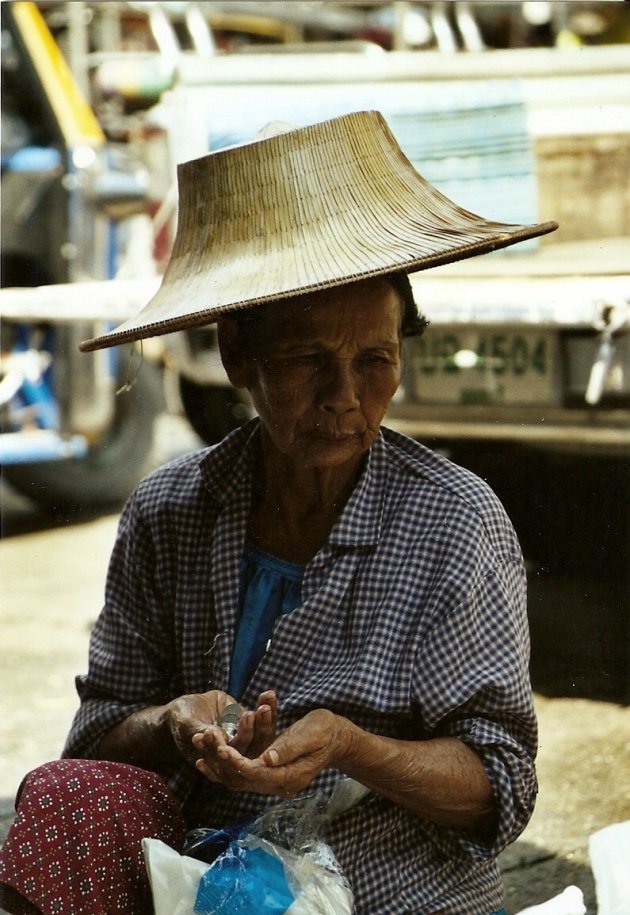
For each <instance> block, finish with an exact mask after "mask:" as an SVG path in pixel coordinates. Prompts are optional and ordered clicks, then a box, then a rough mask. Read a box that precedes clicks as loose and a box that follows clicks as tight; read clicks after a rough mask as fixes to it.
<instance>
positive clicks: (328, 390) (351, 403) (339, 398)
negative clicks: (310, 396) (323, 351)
mask: <svg viewBox="0 0 630 915" xmlns="http://www.w3.org/2000/svg"><path fill="white" fill-rule="evenodd" d="M321 382H322V383H321V388H320V399H319V400H320V407H321V408H322V409H323V410H325V411H326V412H328V413H337V414H341V413H348V412H349V411H351V410H356V409H357V407H358V406H359V392H358V378H357V376H356V373H355V372H354V371H353V368H352V365H348V364H346V363H341V364H338V365H330V366H327V367H326V370H325V376H324V377H323V378H322V379H321Z"/></svg>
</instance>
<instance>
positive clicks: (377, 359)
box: [361, 353, 390, 365]
mask: <svg viewBox="0 0 630 915" xmlns="http://www.w3.org/2000/svg"><path fill="white" fill-rule="evenodd" d="M361 362H363V363H365V364H366V365H382V364H384V363H389V362H390V359H389V356H386V355H385V353H364V354H363V355H362V356H361Z"/></svg>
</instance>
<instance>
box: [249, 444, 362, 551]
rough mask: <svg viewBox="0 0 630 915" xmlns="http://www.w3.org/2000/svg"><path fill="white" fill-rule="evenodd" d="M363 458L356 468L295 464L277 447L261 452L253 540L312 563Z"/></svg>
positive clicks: (253, 509)
mask: <svg viewBox="0 0 630 915" xmlns="http://www.w3.org/2000/svg"><path fill="white" fill-rule="evenodd" d="M364 460H365V459H364V457H362V459H361V460H360V461H356V462H354V464H353V466H347V465H343V466H341V467H308V466H306V467H305V466H296V464H295V463H294V462H292V461H289V460H286V458H285V456H284V455H283V454H281V453H279V452H277V451H275V450H273V449H269V448H265V447H264V445H263V450H262V473H261V474H260V475H259V476H258V477H257V478H256V479H255V482H254V491H253V503H252V511H251V515H250V524H249V530H248V539H249V540H250V541H251V542H252V543H253V544H254V545H256V546H258V547H259V548H260V549H264V550H266V551H267V552H270V553H274V554H275V555H277V556H280V557H281V558H283V559H287V560H290V561H293V562H301V563H305V562H308V561H309V559H312V558H313V556H314V555H315V554H316V553H317V551H318V550H319V549H320V547H321V546H322V545H323V544H324V543H325V542H326V540H327V539H328V535H329V534H330V531H331V530H332V528H333V525H334V524H335V521H336V520H337V518H338V517H339V515H340V514H341V512H342V511H343V509H344V508H345V506H346V504H347V502H348V499H349V498H350V495H351V494H352V491H353V489H354V487H355V485H356V482H357V480H358V478H359V475H360V473H361V469H362V467H363V463H364Z"/></svg>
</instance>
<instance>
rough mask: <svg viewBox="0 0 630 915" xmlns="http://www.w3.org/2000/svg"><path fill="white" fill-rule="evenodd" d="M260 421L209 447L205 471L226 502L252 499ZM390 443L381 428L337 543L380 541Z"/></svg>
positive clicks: (334, 538)
mask: <svg viewBox="0 0 630 915" xmlns="http://www.w3.org/2000/svg"><path fill="white" fill-rule="evenodd" d="M258 431H259V421H258V420H257V419H254V420H252V421H251V422H249V423H246V424H245V425H244V426H241V427H240V428H239V429H237V430H236V431H235V432H232V433H231V434H230V435H229V436H228V437H227V438H225V439H224V440H223V441H222V442H220V443H219V444H218V445H215V446H214V447H213V448H211V449H210V450H209V451H207V452H206V453H205V454H204V455H203V457H202V459H201V462H200V465H199V466H200V471H201V475H202V477H203V479H204V481H205V484H206V486H207V488H208V490H209V492H210V494H211V495H212V497H213V498H214V499H215V500H216V501H217V502H219V503H220V504H222V505H227V504H228V503H230V502H232V501H234V500H236V499H240V500H242V499H249V497H250V488H251V480H252V474H253V472H255V461H256V456H257V454H258V448H257V439H258ZM388 463H389V462H388V456H387V443H386V441H385V439H384V438H383V433H382V432H380V433H379V435H378V438H377V439H376V441H375V442H374V444H373V445H372V447H371V448H370V450H369V452H368V456H367V460H366V462H365V466H364V468H363V470H362V471H361V475H360V477H359V479H358V481H357V484H356V486H355V488H354V491H353V493H352V495H351V496H350V499H349V500H348V504H347V505H346V507H345V509H344V510H343V512H342V514H341V517H340V518H339V519H338V520H337V522H336V523H335V525H334V526H333V529H332V531H331V533H330V537H329V542H330V543H331V544H335V545H337V546H369V545H372V544H376V543H378V541H379V538H380V534H381V526H382V518H383V506H384V499H385V493H386V491H387V475H388Z"/></svg>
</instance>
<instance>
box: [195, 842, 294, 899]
mask: <svg viewBox="0 0 630 915" xmlns="http://www.w3.org/2000/svg"><path fill="white" fill-rule="evenodd" d="M230 852H232V854H230ZM294 900H295V896H294V895H293V893H292V892H291V890H290V889H289V886H288V884H287V881H286V877H285V873H284V866H283V864H282V861H281V860H280V859H279V858H277V857H276V856H275V855H273V854H268V853H267V852H266V851H264V850H263V849H262V848H246V847H244V846H242V845H238V844H236V843H235V844H233V845H232V846H230V849H229V850H228V853H227V854H225V855H224V856H223V857H221V858H220V859H218V860H217V861H216V862H215V864H214V865H212V867H210V868H209V870H207V871H206V873H205V874H204V875H203V876H202V878H201V880H200V882H199V889H198V890H197V898H196V900H195V913H196V915H215V913H221V915H283V913H284V912H286V910H287V909H288V908H289V906H290V905H291V904H292V903H293V902H294Z"/></svg>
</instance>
